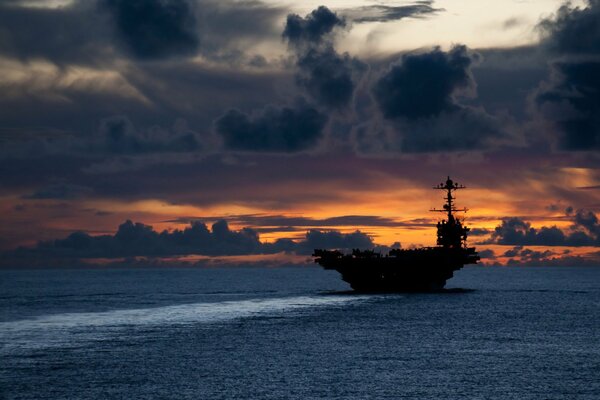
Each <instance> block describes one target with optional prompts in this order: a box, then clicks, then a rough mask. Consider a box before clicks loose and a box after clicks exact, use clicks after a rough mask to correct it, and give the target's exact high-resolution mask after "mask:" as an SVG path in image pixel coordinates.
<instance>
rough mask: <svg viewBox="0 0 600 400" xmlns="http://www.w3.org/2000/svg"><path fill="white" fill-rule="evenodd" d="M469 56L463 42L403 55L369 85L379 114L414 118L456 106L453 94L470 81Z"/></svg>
mask: <svg viewBox="0 0 600 400" xmlns="http://www.w3.org/2000/svg"><path fill="white" fill-rule="evenodd" d="M473 57H474V56H473V55H470V54H469V53H468V52H467V48H466V47H465V46H456V47H454V48H453V49H452V50H450V51H449V52H447V53H446V52H443V51H442V50H440V49H439V48H436V49H434V50H433V51H431V52H429V53H423V54H406V55H404V56H403V57H402V59H401V61H400V63H398V64H395V65H392V67H391V68H390V69H389V71H387V72H386V73H385V74H384V75H383V76H382V77H381V78H380V79H379V80H378V81H377V82H376V83H375V86H374V88H373V94H374V95H375V99H376V100H377V103H378V104H379V107H380V109H381V111H382V113H383V115H384V116H385V117H386V118H389V119H395V118H406V119H408V120H415V119H420V118H427V117H432V116H437V115H439V114H440V113H442V112H443V111H448V112H452V111H456V110H458V109H459V106H458V105H457V104H456V102H455V99H454V96H455V95H456V93H457V92H458V91H460V90H468V89H469V88H471V87H472V86H473V85H474V82H473V79H472V76H471V73H470V70H469V69H470V67H471V64H472V63H473Z"/></svg>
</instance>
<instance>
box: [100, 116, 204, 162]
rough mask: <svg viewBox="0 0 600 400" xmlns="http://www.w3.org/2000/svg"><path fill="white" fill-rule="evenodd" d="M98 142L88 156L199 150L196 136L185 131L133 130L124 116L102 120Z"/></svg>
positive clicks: (130, 123) (155, 128)
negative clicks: (92, 154) (93, 154)
mask: <svg viewBox="0 0 600 400" xmlns="http://www.w3.org/2000/svg"><path fill="white" fill-rule="evenodd" d="M99 136H100V138H99V142H98V143H97V144H95V143H93V142H92V148H91V149H90V151H91V152H92V153H95V152H101V153H107V154H127V155H133V154H146V153H181V152H191V151H197V150H199V149H200V148H201V145H200V143H199V140H198V138H197V136H196V135H195V134H194V133H193V132H190V131H187V130H183V131H181V130H179V131H178V132H173V131H170V130H165V129H161V128H158V127H154V128H151V129H149V130H148V131H145V132H140V131H138V130H136V129H135V127H134V126H133V123H132V122H131V121H130V120H129V119H128V118H127V117H124V116H115V117H110V118H105V119H104V120H103V121H102V122H101V125H100V130H99Z"/></svg>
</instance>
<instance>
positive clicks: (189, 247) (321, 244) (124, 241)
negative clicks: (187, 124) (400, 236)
mask: <svg viewBox="0 0 600 400" xmlns="http://www.w3.org/2000/svg"><path fill="white" fill-rule="evenodd" d="M373 246H374V244H373V242H372V240H371V239H370V238H369V237H368V236H367V235H365V234H364V233H362V232H360V231H355V232H353V233H348V234H344V233H340V232H338V231H325V232H322V231H318V230H310V231H308V232H307V233H306V237H305V238H304V239H303V240H300V241H293V240H290V239H279V240H277V241H275V242H274V243H263V242H261V241H260V238H259V235H258V232H257V231H255V230H253V229H250V228H242V229H240V230H239V231H235V230H232V229H231V228H230V227H229V225H228V223H227V222H226V221H225V220H219V221H217V222H215V223H214V224H213V225H212V227H211V229H209V228H208V227H207V226H206V225H205V224H204V223H201V222H197V221H196V222H193V223H191V224H190V226H189V227H187V228H185V229H183V230H179V229H176V230H174V231H172V232H168V231H163V232H157V231H155V230H154V229H152V226H150V225H145V224H142V223H139V222H137V223H134V222H132V221H129V220H128V221H126V222H124V223H123V224H121V225H120V226H119V229H118V230H117V232H116V233H115V234H114V235H101V236H91V235H89V234H87V233H85V232H80V231H79V232H73V233H71V234H70V235H68V236H67V237H66V238H64V239H57V240H53V241H46V242H40V243H38V244H37V245H36V246H35V247H29V248H26V247H20V248H18V249H16V250H14V251H10V252H7V253H5V254H4V256H6V263H10V262H11V261H15V260H17V261H18V260H24V259H25V260H27V259H42V258H43V259H47V260H51V259H86V258H119V257H136V256H144V257H164V256H177V255H190V254H196V255H207V256H224V255H251V254H272V253H279V252H293V253H297V254H311V253H312V251H313V250H314V249H315V248H324V249H341V250H348V249H352V248H358V247H360V248H373Z"/></svg>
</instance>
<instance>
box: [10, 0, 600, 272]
mask: <svg viewBox="0 0 600 400" xmlns="http://www.w3.org/2000/svg"><path fill="white" fill-rule="evenodd" d="M599 21H600V1H599V0H588V1H574V2H570V3H564V2H562V1H554V0H528V1H524V0H507V1H502V2H499V1H491V0H462V1H450V0H444V1H442V0H439V1H428V0H424V1H414V2H410V1H342V0H336V1H328V2H322V1H303V2H297V1H296V2H293V1H276V0H269V1H266V0H265V1H259V0H240V1H222V0H179V1H178V0H161V1H155V2H147V1H137V0H135V1H128V0H94V1H91V0H73V1H68V0H56V1H51V0H45V1H44V0H0V88H1V92H0V93H1V95H0V140H1V147H0V215H2V219H1V222H2V223H1V224H0V252H1V254H0V259H1V261H0V265H1V266H17V265H18V266H21V265H38V266H45V265H61V266H68V265H75V264H77V263H80V262H82V263H96V262H98V263H107V262H108V263H111V262H118V261H119V260H124V259H127V260H130V258H131V257H137V259H138V261H140V262H144V263H150V264H153V263H154V264H155V263H163V262H164V263H165V264H168V263H183V264H185V263H194V262H199V263H219V262H232V263H239V262H242V261H248V262H259V263H272V264H273V265H276V264H285V263H301V262H305V261H306V259H307V256H309V255H310V251H311V249H312V247H313V246H322V247H355V246H356V247H358V246H375V245H378V246H380V249H383V250H385V248H386V246H387V247H389V246H397V245H398V244H397V243H396V242H399V243H400V245H401V246H402V247H403V248H408V247H411V246H419V245H434V244H435V223H436V221H437V218H438V217H439V216H438V215H435V214H433V213H431V212H429V211H428V210H429V209H430V208H432V207H439V206H440V205H441V203H442V201H443V200H442V193H441V192H439V191H435V190H432V186H434V185H436V184H438V183H439V182H441V181H442V180H444V179H445V178H446V176H448V175H450V176H451V177H452V178H454V179H455V180H457V181H458V182H460V183H462V184H464V185H465V186H467V187H468V189H467V190H462V191H459V192H458V193H457V196H458V200H457V202H458V204H459V205H460V206H465V207H467V208H468V209H469V211H468V213H467V214H466V223H467V225H468V226H470V227H471V228H472V229H473V232H472V235H471V236H470V239H469V242H470V244H471V245H475V246H476V247H477V248H478V250H479V251H481V252H482V256H483V257H482V258H483V262H484V263H485V264H487V265H490V264H503V265H504V264H510V265H566V266H568V265H595V264H600V249H599V248H598V246H600V223H599V221H598V219H597V213H598V212H600V153H599V150H600V23H599ZM128 220H129V221H132V222H129V223H126V222H125V221H128ZM224 221H225V222H224ZM136 223H138V224H136ZM213 224H215V226H214V227H213ZM148 226H152V229H151V228H149V227H148ZM357 230H358V231H359V232H356V231H357ZM163 231H165V232H163ZM161 232H163V233H162V234H161ZM240 260H242V261H240Z"/></svg>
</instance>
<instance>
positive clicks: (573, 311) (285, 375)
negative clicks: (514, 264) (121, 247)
mask: <svg viewBox="0 0 600 400" xmlns="http://www.w3.org/2000/svg"><path fill="white" fill-rule="evenodd" d="M447 287H448V288H449V289H450V290H448V291H446V292H442V293H432V294H380V295H363V294H359V295H357V294H353V293H349V292H348V286H347V285H346V284H345V283H344V282H342V281H341V280H340V279H339V276H338V274H337V273H336V272H334V271H323V270H321V269H318V268H316V267H305V268H279V269H277V268H271V269H268V268H264V269H263V268H247V269H235V268H222V269H123V270H101V269H89V270H75V269H71V270H20V271H15V270H4V271H0V398H2V399H79V398H81V399H90V398H96V399H131V398H144V399H155V398H156V399H159V398H160V399H165V398H173V399H186V398H187V399H234V398H237V399H317V398H323V399H369V398H371V399H381V398H390V399H398V398H414V399H459V398H465V399H490V398H494V399H600V268H543V267H540V268H481V267H471V268H465V269H463V270H461V271H459V272H458V273H456V276H455V277H454V278H453V279H452V280H450V281H449V282H448V285H447Z"/></svg>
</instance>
